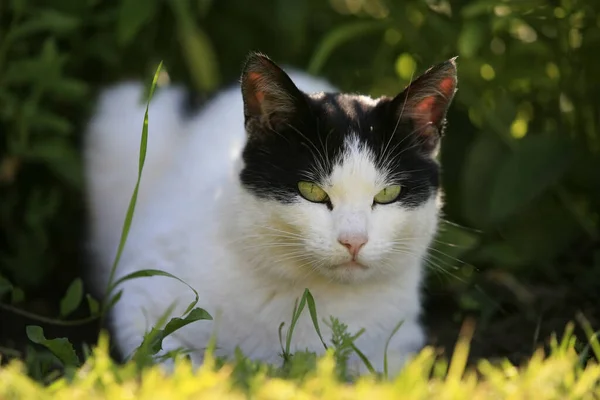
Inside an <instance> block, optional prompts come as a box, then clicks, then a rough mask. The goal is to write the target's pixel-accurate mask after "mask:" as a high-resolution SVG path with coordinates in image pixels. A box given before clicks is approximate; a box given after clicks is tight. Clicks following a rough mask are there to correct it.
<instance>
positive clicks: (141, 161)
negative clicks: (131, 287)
mask: <svg viewBox="0 0 600 400" xmlns="http://www.w3.org/2000/svg"><path fill="white" fill-rule="evenodd" d="M162 65H163V63H162V61H161V62H160V63H159V64H158V68H157V69H156V72H155V73H154V78H153V79H152V85H151V86H150V93H149V95H148V101H147V103H146V112H145V114H144V124H143V127H142V138H141V141H140V159H139V165H138V177H137V182H136V184H135V188H134V190H133V194H132V195H131V200H130V201H129V207H128V208H127V214H126V216H125V221H124V222H123V229H122V231H121V238H120V240H119V247H118V249H117V254H116V255H115V259H114V262H113V265H112V267H111V270H110V275H109V278H108V285H107V287H106V294H105V296H104V301H103V307H102V308H103V312H102V318H104V315H105V313H106V310H107V309H106V304H107V302H106V300H107V299H108V298H109V297H110V294H111V292H112V290H113V289H114V287H115V286H116V285H113V284H112V282H113V280H114V278H115V272H116V270H117V265H118V264H119V261H120V260H121V255H122V253H123V248H124V247H125V243H126V242H127V236H128V235H129V229H130V228H131V221H132V220H133V213H134V211H135V205H136V202H137V196H138V191H139V187H140V180H141V179H142V171H143V169H144V162H145V160H146V150H147V147H148V109H149V108H150V101H151V100H152V96H153V95H154V90H155V89H156V84H157V82H158V77H159V75H160V71H161V69H162Z"/></svg>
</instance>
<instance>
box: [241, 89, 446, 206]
mask: <svg viewBox="0 0 600 400" xmlns="http://www.w3.org/2000/svg"><path fill="white" fill-rule="evenodd" d="M305 97H306V99H307V102H308V104H309V107H308V109H307V110H306V111H304V112H302V113H299V114H297V115H295V116H294V117H293V118H292V119H290V120H289V122H288V123H287V124H286V125H287V126H283V127H279V128H278V129H277V132H270V133H269V132H267V133H265V134H260V135H255V136H256V137H254V138H253V137H252V133H250V135H251V138H250V140H249V141H248V143H247V145H246V147H245V149H244V152H243V159H244V163H245V167H244V169H243V171H242V173H241V180H242V183H243V185H244V186H245V187H246V188H247V189H248V190H250V191H251V192H252V193H254V194H255V195H257V196H259V197H261V198H271V199H276V200H278V201H281V202H284V203H289V202H292V201H294V200H295V198H296V196H297V194H298V188H297V185H298V181H299V180H306V176H307V173H310V172H313V171H315V168H316V167H317V166H318V165H323V166H324V167H325V172H327V173H329V172H331V169H332V167H333V165H334V164H335V163H336V161H339V158H340V156H341V153H342V152H343V150H344V147H345V141H346V140H347V139H348V137H349V135H356V136H357V137H358V138H359V140H360V141H361V142H362V143H364V144H365V145H366V146H367V147H368V148H370V149H371V150H372V151H373V153H374V154H375V155H376V163H377V166H378V167H380V168H384V167H385V164H386V163H389V164H388V169H389V170H390V172H391V176H390V178H391V179H392V180H394V181H395V182H397V183H398V184H401V185H402V186H403V190H402V194H401V196H400V197H399V199H398V201H399V202H400V203H402V204H403V205H404V206H413V207H414V206H418V205H420V204H422V203H424V202H425V201H427V200H428V199H429V198H430V197H431V196H432V195H434V194H435V192H436V191H437V189H438V186H439V166H438V164H437V163H436V162H435V160H434V159H432V158H431V157H430V155H429V154H428V153H426V152H423V151H422V149H421V146H420V145H421V141H422V139H421V138H420V137H419V136H418V135H416V134H415V132H414V131H415V128H414V126H413V124H412V122H411V121H410V120H400V121H398V120H397V119H396V118H394V117H393V115H394V113H393V112H391V110H390V103H391V99H382V100H381V101H380V102H379V104H377V105H376V106H372V105H369V104H368V103H367V102H365V101H363V100H361V99H360V98H359V97H358V96H352V95H345V94H325V95H324V96H323V97H322V98H319V99H318V100H317V99H312V98H310V97H308V96H305ZM384 149H385V151H384ZM323 158H324V159H325V160H324V161H323ZM334 207H335V204H334Z"/></svg>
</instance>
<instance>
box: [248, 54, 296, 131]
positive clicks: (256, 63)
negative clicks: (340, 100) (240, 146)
mask: <svg viewBox="0 0 600 400" xmlns="http://www.w3.org/2000/svg"><path fill="white" fill-rule="evenodd" d="M241 81H242V97H243V99H244V116H245V119H246V124H248V123H254V124H256V123H258V124H259V125H260V126H263V127H265V128H269V129H273V130H277V128H278V127H279V126H281V124H285V123H286V122H287V121H289V120H290V118H291V117H292V116H293V115H294V114H295V113H296V112H297V111H298V109H299V107H303V106H305V105H306V98H305V97H304V94H303V93H302V92H301V91H300V90H299V89H298V88H297V87H296V85H294V83H293V82H292V80H291V79H290V77H289V76H288V75H287V74H286V73H285V72H284V71H283V70H282V69H281V68H280V67H279V66H277V65H276V64H275V63H274V62H273V61H271V60H270V59H269V58H268V57H267V56H265V55H263V54H260V53H252V54H250V56H249V57H248V59H247V60H246V64H245V65H244V68H243V72H242V79H241Z"/></svg>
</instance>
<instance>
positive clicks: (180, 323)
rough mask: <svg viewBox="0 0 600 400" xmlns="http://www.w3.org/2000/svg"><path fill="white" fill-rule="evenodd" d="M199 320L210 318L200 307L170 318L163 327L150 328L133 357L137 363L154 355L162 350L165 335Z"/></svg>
mask: <svg viewBox="0 0 600 400" xmlns="http://www.w3.org/2000/svg"><path fill="white" fill-rule="evenodd" d="M201 320H212V316H211V315H210V314H209V313H208V312H207V311H206V310H204V309H202V308H194V309H193V310H192V311H190V313H189V314H187V315H186V316H185V317H183V318H179V317H176V318H171V320H169V322H168V323H167V325H166V326H165V328H164V329H157V328H152V330H151V331H150V332H149V333H148V334H147V335H146V336H145V337H144V340H143V342H142V344H141V345H140V346H139V347H138V349H137V350H136V352H135V354H134V356H133V359H135V360H137V361H138V363H139V362H140V360H144V359H147V357H148V356H152V355H155V354H156V353H158V352H159V351H161V350H162V342H163V340H164V339H165V338H166V337H167V336H169V335H170V334H172V333H173V332H175V331H177V330H179V329H181V328H183V327H184V326H186V325H189V324H191V323H192V322H196V321H201Z"/></svg>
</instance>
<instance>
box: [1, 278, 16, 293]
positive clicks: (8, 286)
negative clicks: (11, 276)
mask: <svg viewBox="0 0 600 400" xmlns="http://www.w3.org/2000/svg"><path fill="white" fill-rule="evenodd" d="M12 290H13V285H12V283H10V281H9V280H8V279H6V278H5V277H3V276H2V275H0V298H2V296H4V295H5V294H6V293H10V292H11V291H12Z"/></svg>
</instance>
